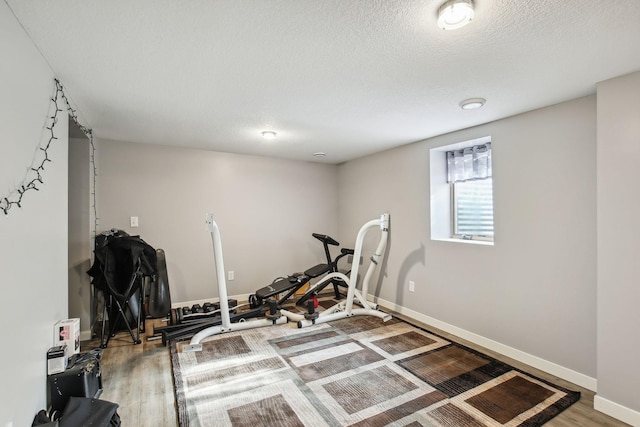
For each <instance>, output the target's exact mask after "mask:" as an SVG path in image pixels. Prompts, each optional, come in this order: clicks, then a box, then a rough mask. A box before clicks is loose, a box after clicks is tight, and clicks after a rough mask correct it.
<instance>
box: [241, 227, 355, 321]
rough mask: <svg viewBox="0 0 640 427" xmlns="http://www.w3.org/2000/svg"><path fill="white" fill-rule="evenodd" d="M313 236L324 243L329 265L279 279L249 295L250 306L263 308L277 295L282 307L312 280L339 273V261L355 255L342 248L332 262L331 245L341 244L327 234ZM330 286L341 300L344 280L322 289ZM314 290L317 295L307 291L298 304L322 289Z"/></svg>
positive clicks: (332, 281) (315, 288)
mask: <svg viewBox="0 0 640 427" xmlns="http://www.w3.org/2000/svg"><path fill="white" fill-rule="evenodd" d="M311 235H312V236H313V237H315V238H316V239H318V240H319V241H320V242H321V243H322V247H323V249H324V254H325V257H326V258H327V263H326V264H318V265H316V266H314V267H311V268H309V269H307V270H305V271H304V273H294V274H292V275H291V276H288V277H279V278H277V279H276V280H274V281H273V282H272V283H271V284H270V285H267V286H265V287H263V288H261V289H258V290H257V291H256V293H255V294H251V295H249V304H250V306H251V308H255V307H259V306H262V305H263V304H265V302H266V301H269V299H271V298H273V297H275V296H276V295H278V296H279V298H278V299H277V304H278V306H281V305H282V304H283V303H284V302H285V301H287V300H288V299H289V298H290V297H291V296H293V295H294V294H295V293H296V292H298V290H300V288H302V287H303V286H304V285H305V284H307V283H309V282H310V280H312V279H315V278H317V277H320V276H322V275H323V274H327V273H336V272H338V261H340V260H341V259H342V258H344V257H345V256H347V255H353V253H354V252H353V249H347V248H342V249H341V250H340V254H339V255H338V256H337V257H336V258H335V259H334V260H331V252H330V251H329V245H332V246H340V243H338V242H337V241H336V240H335V239H333V238H332V237H331V236H327V235H326V234H319V233H312V234H311ZM329 284H333V292H334V295H335V297H336V299H340V298H341V296H342V294H341V293H340V287H341V286H342V287H346V284H345V283H344V282H343V281H342V280H340V279H338V278H336V279H334V280H331V281H327V282H324V286H322V288H324V287H325V286H327V285H329ZM313 288H314V290H315V293H314V292H309V291H307V292H306V293H305V294H304V295H303V296H302V297H301V298H300V300H299V301H298V304H301V303H300V301H306V300H307V299H308V298H309V297H311V296H312V295H316V294H317V292H319V291H320V290H321V289H322V288H317V287H313Z"/></svg>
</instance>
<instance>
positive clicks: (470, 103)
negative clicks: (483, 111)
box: [460, 98, 487, 110]
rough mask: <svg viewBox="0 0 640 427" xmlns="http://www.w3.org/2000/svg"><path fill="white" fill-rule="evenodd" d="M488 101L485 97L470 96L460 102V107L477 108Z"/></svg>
mask: <svg viewBox="0 0 640 427" xmlns="http://www.w3.org/2000/svg"><path fill="white" fill-rule="evenodd" d="M485 102H487V100H486V99H484V98H469V99H465V100H464V101H462V102H461V103H460V108H462V109H463V110H475V109H476V108H480V107H482V106H483V105H484V103H485Z"/></svg>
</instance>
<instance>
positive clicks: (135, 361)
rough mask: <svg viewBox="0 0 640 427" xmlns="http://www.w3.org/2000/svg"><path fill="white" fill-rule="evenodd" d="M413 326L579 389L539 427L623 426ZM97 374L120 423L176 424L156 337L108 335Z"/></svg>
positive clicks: (164, 354) (589, 404) (163, 350)
mask: <svg viewBox="0 0 640 427" xmlns="http://www.w3.org/2000/svg"><path fill="white" fill-rule="evenodd" d="M398 317H401V316H398ZM413 323H415V322H413ZM153 324H159V325H161V323H160V321H158V320H148V321H147V328H146V331H147V334H151V332H152V331H153ZM418 326H423V327H425V328H426V329H429V330H431V331H433V332H435V333H439V334H440V335H443V336H445V337H447V338H450V339H453V340H455V341H457V342H459V343H461V344H464V345H467V346H468V347H471V348H474V349H476V350H478V351H481V352H483V353H486V354H488V355H490V356H492V357H495V358H496V359H499V360H502V361H503V362H505V363H508V364H510V365H512V366H514V367H517V368H519V369H522V370H523V371H526V372H529V373H530V374H532V375H535V376H538V377H540V378H543V379H546V380H549V381H552V382H553V383H555V384H558V385H560V386H564V387H566V388H570V389H572V390H578V391H580V392H581V393H582V397H581V398H580V401H579V402H577V403H575V404H574V405H572V406H571V407H570V408H569V409H567V410H565V411H564V412H562V413H561V414H560V415H558V416H557V417H555V418H554V419H552V420H551V421H550V422H548V423H547V424H545V426H548V427H568V426H581V427H588V426H611V427H619V426H627V425H628V424H625V423H623V422H621V421H618V420H616V419H614V418H611V417H609V416H607V415H604V414H602V413H600V412H598V411H596V410H594V409H593V396H594V393H593V392H592V391H589V390H586V389H584V388H582V387H579V386H577V385H575V384H572V383H569V382H567V381H564V380H562V379H560V378H557V377H553V376H551V375H549V374H546V373H544V372H542V371H539V370H537V369H534V368H531V367H528V366H526V365H523V364H521V363H520V362H517V361H515V360H513V359H509V358H506V357H504V356H502V355H500V354H496V353H494V352H492V351H490V350H487V349H485V348H482V347H479V346H476V345H474V344H472V343H469V342H466V341H464V340H461V339H459V338H457V337H453V336H451V335H450V334H447V333H445V332H442V331H439V330H437V329H435V328H432V327H430V326H428V325H420V324H418ZM98 345H99V342H98V341H96V340H94V341H90V342H86V343H82V350H83V351H86V350H90V349H92V348H95V347H97V346H98ZM102 373H103V387H104V392H103V393H102V396H101V397H100V398H101V399H103V400H107V401H110V402H114V403H117V404H119V405H120V408H119V409H118V414H119V415H120V417H121V419H122V425H123V426H136V427H144V426H149V427H158V426H166V427H174V426H177V425H178V423H177V416H176V410H175V398H174V393H173V379H172V375H171V360H170V357H169V349H168V348H167V347H165V346H163V345H162V341H161V340H157V341H149V340H147V339H146V337H144V338H143V342H142V344H139V345H133V344H132V340H131V337H130V336H129V335H128V334H123V333H121V334H118V335H117V336H116V337H114V338H112V339H111V341H110V342H109V347H108V348H106V349H105V350H104V353H103V357H102Z"/></svg>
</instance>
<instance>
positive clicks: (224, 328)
mask: <svg viewBox="0 0 640 427" xmlns="http://www.w3.org/2000/svg"><path fill="white" fill-rule="evenodd" d="M207 227H208V229H209V230H210V231H211V238H212V241H213V247H214V257H215V263H216V276H217V278H218V293H219V296H220V309H221V316H222V320H221V324H220V325H218V326H212V327H209V328H206V329H203V330H201V331H199V332H198V333H196V334H195V335H194V336H193V338H191V341H190V342H189V344H188V345H185V346H184V347H183V348H182V351H183V352H189V351H200V350H202V344H201V342H202V340H204V339H205V338H208V337H210V336H213V335H218V334H222V333H226V332H233V331H240V330H245V329H253V328H259V327H264V326H272V325H276V324H282V323H286V322H287V321H289V320H293V321H296V322H297V324H298V327H299V328H302V327H305V326H309V325H313V324H317V323H324V322H329V321H332V320H338V319H344V318H347V317H351V316H358V315H369V316H376V317H379V318H381V319H382V320H383V321H385V322H386V321H388V320H391V315H390V314H387V313H384V312H382V311H379V310H378V309H377V305H376V304H371V303H369V302H368V301H367V300H366V295H367V293H368V284H369V281H370V280H371V277H372V276H373V272H374V270H375V268H376V266H377V265H378V263H379V262H380V258H381V257H382V255H383V253H384V250H385V248H386V245H387V237H388V233H389V214H387V213H385V214H383V215H381V216H380V219H377V220H372V221H369V222H367V223H366V224H365V225H364V226H362V228H361V229H360V231H359V232H358V236H357V238H356V245H355V249H354V262H353V267H352V269H351V272H350V275H349V276H348V277H347V275H345V274H344V273H340V272H332V273H329V274H328V275H327V276H325V277H324V278H322V279H321V280H320V281H318V283H316V285H315V287H322V286H326V283H328V282H331V281H332V280H334V279H336V278H338V279H340V280H342V281H343V282H344V283H346V284H347V287H348V288H347V298H346V301H342V302H338V303H337V304H336V305H334V306H333V307H331V308H329V309H328V310H326V311H324V312H322V313H318V312H316V311H315V308H314V304H313V301H311V300H309V301H307V305H308V309H307V313H304V314H298V313H293V312H290V311H287V310H284V309H278V306H277V302H276V301H274V300H270V301H269V312H268V313H267V314H266V318H265V319H256V320H251V321H246V322H239V323H231V320H230V316H229V307H228V303H227V287H226V281H225V274H224V273H225V270H224V263H223V260H222V244H221V240H220V232H219V229H218V226H217V224H216V223H215V221H214V220H213V215H212V214H208V215H207ZM375 227H380V230H381V231H382V234H381V237H380V242H379V243H378V247H377V249H376V251H375V253H374V254H373V256H372V257H371V263H370V265H369V268H368V270H367V273H366V275H365V277H364V280H363V284H362V293H360V292H359V291H358V290H357V289H356V284H357V283H356V282H357V278H358V267H359V265H360V262H359V260H360V257H361V256H362V246H363V243H364V237H365V235H366V233H367V231H368V230H370V229H371V228H375ZM363 295H364V296H363ZM354 298H357V299H358V304H360V305H361V306H362V308H356V309H354V308H353V303H354Z"/></svg>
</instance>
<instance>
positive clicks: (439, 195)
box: [429, 136, 495, 246]
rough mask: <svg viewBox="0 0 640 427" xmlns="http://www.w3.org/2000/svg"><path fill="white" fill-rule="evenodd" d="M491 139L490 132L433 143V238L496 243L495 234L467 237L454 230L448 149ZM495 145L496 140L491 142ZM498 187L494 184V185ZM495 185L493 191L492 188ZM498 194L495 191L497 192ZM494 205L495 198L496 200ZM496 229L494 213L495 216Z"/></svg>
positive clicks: (430, 173) (485, 243)
mask: <svg viewBox="0 0 640 427" xmlns="http://www.w3.org/2000/svg"><path fill="white" fill-rule="evenodd" d="M488 142H492V141H491V137H490V136H485V137H481V138H476V139H472V140H468V141H463V142H458V143H454V144H447V145H443V146H439V147H434V148H431V149H430V150H429V178H430V183H429V186H430V208H431V240H437V241H446V242H455V243H467V244H478V245H490V246H492V245H494V242H495V231H494V237H493V238H491V237H481V236H476V237H475V238H470V239H469V238H465V237H464V236H461V235H457V236H456V235H455V234H454V233H453V230H454V229H453V226H454V223H453V221H454V220H453V215H454V206H453V194H452V186H451V184H450V183H448V182H447V162H446V152H447V151H452V150H461V149H463V148H467V147H472V146H474V145H481V144H486V143H488ZM492 145H493V144H492ZM492 187H493V188H495V186H492ZM493 188H492V192H493ZM494 196H495V193H494ZM493 205H494V208H495V198H494V202H493ZM494 230H495V217H494Z"/></svg>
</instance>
